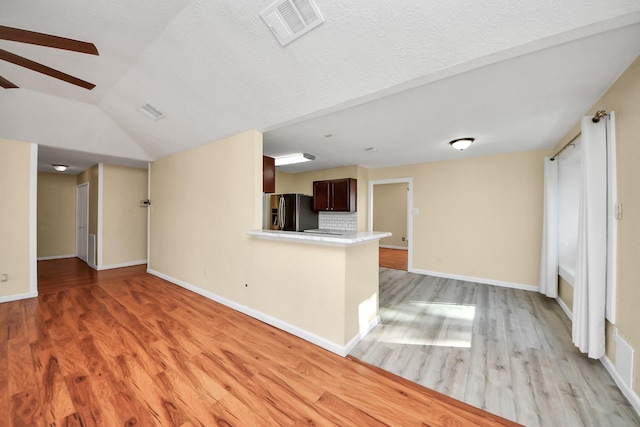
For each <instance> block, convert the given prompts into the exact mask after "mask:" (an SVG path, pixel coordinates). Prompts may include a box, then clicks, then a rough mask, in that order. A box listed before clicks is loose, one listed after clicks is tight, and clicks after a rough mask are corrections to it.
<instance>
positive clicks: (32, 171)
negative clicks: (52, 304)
mask: <svg viewBox="0 0 640 427" xmlns="http://www.w3.org/2000/svg"><path fill="white" fill-rule="evenodd" d="M29 154H30V159H29V160H30V168H29V294H35V296H38V144H33V143H32V144H31V150H30V153H29ZM21 295H26V294H21ZM26 298H30V297H26Z"/></svg>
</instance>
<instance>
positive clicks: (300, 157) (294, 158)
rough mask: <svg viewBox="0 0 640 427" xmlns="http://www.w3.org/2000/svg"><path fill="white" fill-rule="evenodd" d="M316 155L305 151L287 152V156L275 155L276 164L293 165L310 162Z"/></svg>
mask: <svg viewBox="0 0 640 427" xmlns="http://www.w3.org/2000/svg"><path fill="white" fill-rule="evenodd" d="M315 159H316V156H314V155H313V154H307V153H297V154H289V155H287V156H280V157H276V158H275V161H276V166H284V165H293V164H296V163H304V162H310V161H311V160H315Z"/></svg>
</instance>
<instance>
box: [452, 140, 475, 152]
mask: <svg viewBox="0 0 640 427" xmlns="http://www.w3.org/2000/svg"><path fill="white" fill-rule="evenodd" d="M475 140H476V139H475V138H458V139H454V140H453V141H451V142H449V144H450V145H451V146H452V147H453V148H455V149H456V150H460V151H462V150H466V149H467V148H469V146H470V145H471V143H472V142H473V141H475Z"/></svg>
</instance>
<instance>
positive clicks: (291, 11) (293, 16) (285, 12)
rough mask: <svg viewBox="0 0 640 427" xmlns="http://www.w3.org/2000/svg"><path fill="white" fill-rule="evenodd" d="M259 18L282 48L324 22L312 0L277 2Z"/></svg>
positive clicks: (284, 0) (280, 0)
mask: <svg viewBox="0 0 640 427" xmlns="http://www.w3.org/2000/svg"><path fill="white" fill-rule="evenodd" d="M260 16H261V17H262V19H263V20H264V22H265V23H266V24H267V26H268V27H269V28H270V29H271V31H272V32H273V35H274V36H276V38H277V39H278V41H279V42H280V44H281V45H282V46H285V45H286V44H288V43H291V42H292V41H294V40H295V39H297V38H298V37H300V36H301V35H303V34H305V33H306V32H308V31H309V30H311V29H313V28H315V27H317V26H318V25H320V24H322V23H323V22H324V18H323V17H322V14H321V13H320V11H319V10H318V6H317V5H316V4H315V2H314V1H313V0H278V1H277V2H275V3H274V4H272V5H271V6H269V7H268V8H266V9H265V10H264V11H263V12H262V13H261V14H260Z"/></svg>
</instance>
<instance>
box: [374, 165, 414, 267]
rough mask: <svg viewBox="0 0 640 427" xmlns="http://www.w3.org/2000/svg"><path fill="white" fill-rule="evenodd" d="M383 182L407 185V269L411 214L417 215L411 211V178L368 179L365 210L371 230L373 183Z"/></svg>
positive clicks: (411, 256)
mask: <svg viewBox="0 0 640 427" xmlns="http://www.w3.org/2000/svg"><path fill="white" fill-rule="evenodd" d="M384 184H407V185H408V186H409V191H408V192H407V239H408V240H409V242H408V245H407V250H408V251H409V252H408V254H407V265H408V266H409V271H411V268H412V267H413V216H414V215H417V213H415V212H414V211H413V178H412V177H406V178H391V179H378V180H373V181H369V193H368V196H369V200H368V209H369V211H368V212H367V230H368V231H373V187H374V186H375V185H384Z"/></svg>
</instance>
